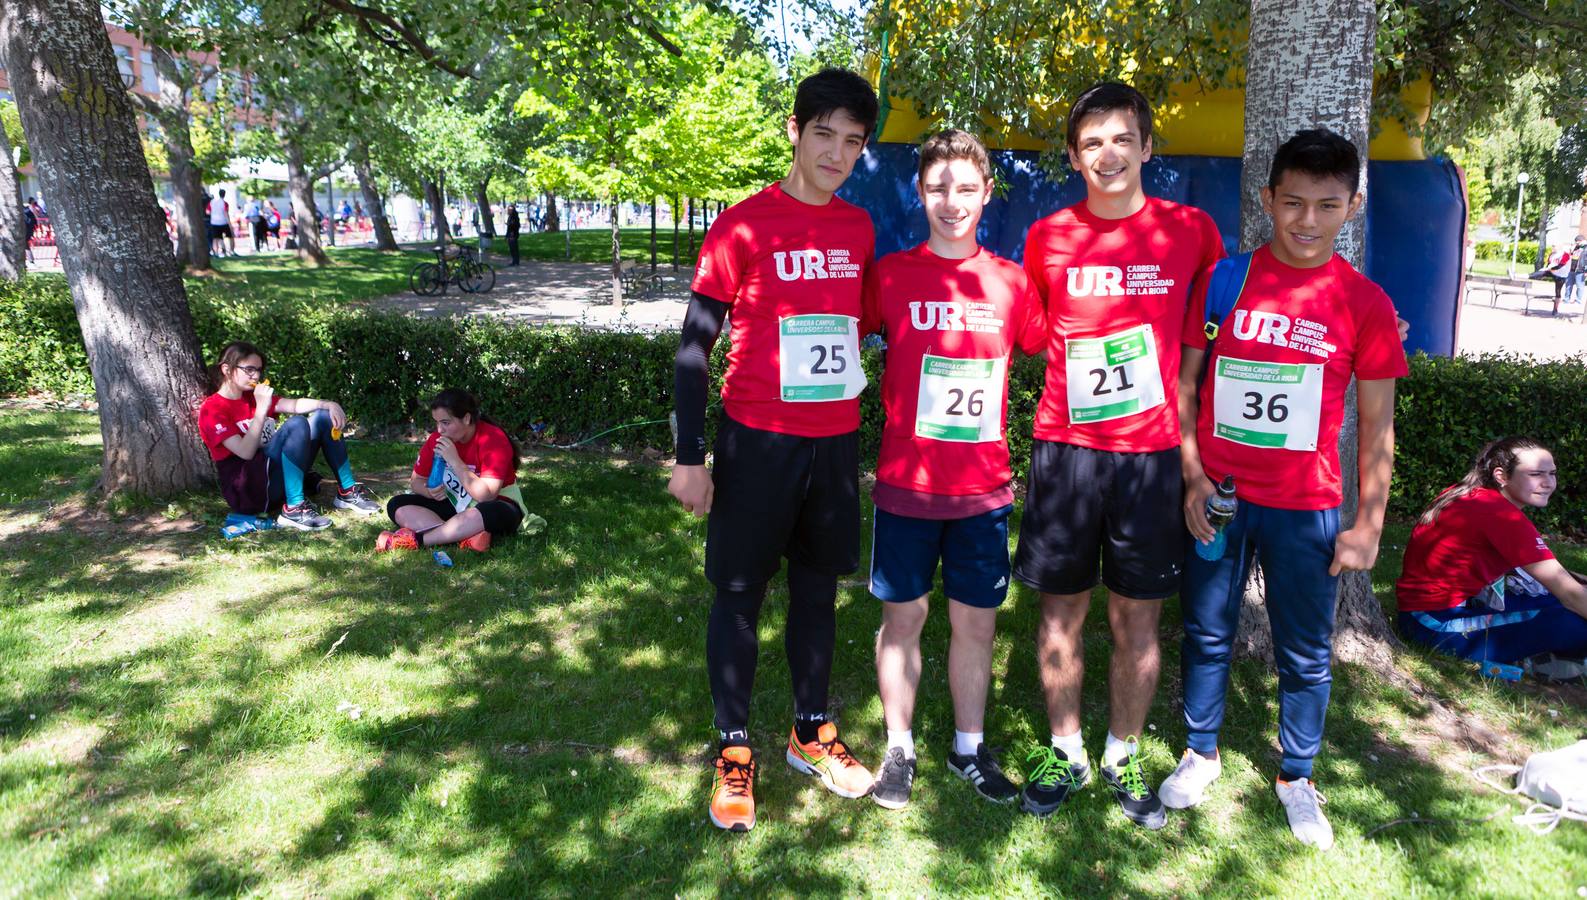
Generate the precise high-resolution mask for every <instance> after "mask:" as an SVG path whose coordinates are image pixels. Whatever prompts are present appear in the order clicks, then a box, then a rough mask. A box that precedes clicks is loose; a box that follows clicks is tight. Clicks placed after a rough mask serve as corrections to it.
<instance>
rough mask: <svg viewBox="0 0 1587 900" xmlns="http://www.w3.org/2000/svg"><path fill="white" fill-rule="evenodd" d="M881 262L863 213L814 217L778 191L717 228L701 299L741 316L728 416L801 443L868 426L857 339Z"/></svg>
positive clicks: (818, 212)
mask: <svg viewBox="0 0 1587 900" xmlns="http://www.w3.org/2000/svg"><path fill="white" fill-rule="evenodd" d="M875 252H876V237H875V232H874V230H873V229H872V227H871V218H870V215H869V214H867V213H866V212H865V211H864V210H862V209H860V208H859V207H857V206H854V205H852V204H850V203H847V202H845V201H844V200H842V199H839V198H837V197H833V198H832V199H831V200H830V201H828V202H827V204H826V205H825V206H811V205H810V204H808V203H802V202H800V201H798V200H795V199H794V198H792V197H790V196H788V195H787V194H785V193H783V190H782V186H781V185H779V184H773V185H771V186H770V187H768V188H766V189H765V190H763V191H761V192H760V193H758V194H755V195H753V196H751V197H749V198H747V199H745V200H743V201H742V202H740V203H736V204H734V205H732V206H730V207H728V208H727V209H726V210H725V211H723V213H722V214H721V215H720V216H718V217H717V220H716V221H715V222H713V223H712V224H711V231H710V233H709V234H707V235H706V236H705V243H704V245H702V246H701V248H700V260H699V264H698V267H697V268H696V269H695V273H694V283H693V285H692V288H693V290H694V291H696V292H697V293H700V294H703V295H705V296H707V297H710V298H712V299H715V300H720V301H722V302H723V303H727V304H729V305H730V306H731V307H732V309H731V310H730V313H729V315H730V319H731V322H732V347H731V349H729V350H728V354H727V374H726V376H725V377H724V378H723V379H722V404H723V407H724V408H725V409H726V410H727V414H728V415H730V416H732V417H733V418H734V419H735V420H737V421H739V422H742V423H743V424H745V425H748V426H750V427H752V428H759V429H761V430H763V431H775V432H779V433H782V434H792V435H798V436H800V437H828V436H831V435H835V434H846V433H848V432H850V431H854V430H856V429H858V428H859V427H860V401H859V394H860V391H861V390H862V389H863V388H864V387H865V375H864V373H863V371H862V370H861V369H860V360H859V342H858V336H859V334H860V333H861V331H860V319H861V317H862V315H863V296H862V295H863V294H864V292H865V288H866V282H867V279H868V278H871V277H873V273H871V271H870V270H871V267H872V265H873V257H874V255H875ZM795 317H797V318H795ZM784 348H787V350H788V353H787V357H788V358H787V359H784V358H783V355H784V354H783V349H784Z"/></svg>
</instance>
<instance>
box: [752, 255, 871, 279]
mask: <svg viewBox="0 0 1587 900" xmlns="http://www.w3.org/2000/svg"><path fill="white" fill-rule="evenodd" d="M772 257H773V258H774V259H775V260H776V261H777V277H778V278H780V279H782V280H783V281H823V280H826V279H828V278H858V277H860V265H859V263H857V262H854V260H853V259H852V258H851V257H850V255H849V251H848V250H846V249H834V250H825V251H822V250H779V251H777V252H776V253H773V254H772Z"/></svg>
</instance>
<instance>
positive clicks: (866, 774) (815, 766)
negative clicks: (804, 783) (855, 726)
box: [788, 722, 876, 799]
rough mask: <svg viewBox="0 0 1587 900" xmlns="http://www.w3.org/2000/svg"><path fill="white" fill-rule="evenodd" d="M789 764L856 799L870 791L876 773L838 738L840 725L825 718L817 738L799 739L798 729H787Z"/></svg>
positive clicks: (840, 794)
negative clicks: (804, 741)
mask: <svg viewBox="0 0 1587 900" xmlns="http://www.w3.org/2000/svg"><path fill="white" fill-rule="evenodd" d="M788 765H790V766H793V767H794V769H795V770H796V771H799V772H803V773H805V774H806V775H814V776H816V777H817V778H820V779H821V783H822V784H824V785H826V788H827V790H829V791H831V792H832V793H834V794H837V795H838V796H839V797H848V798H850V799H855V798H859V797H863V796H865V795H866V794H869V793H870V792H871V788H872V787H873V786H874V785H875V784H876V776H874V775H872V774H871V770H870V769H867V768H865V766H863V765H861V764H860V761H859V760H857V759H855V758H854V755H853V754H851V753H850V752H849V748H848V746H847V745H846V744H844V743H843V742H842V741H840V740H838V726H837V725H835V724H833V723H832V722H822V723H821V729H820V730H819V731H817V732H816V739H815V740H813V741H811V742H810V743H808V744H805V743H800V741H799V733H798V732H797V731H792V732H789V733H788Z"/></svg>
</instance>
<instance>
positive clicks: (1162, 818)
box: [1102, 738, 1168, 831]
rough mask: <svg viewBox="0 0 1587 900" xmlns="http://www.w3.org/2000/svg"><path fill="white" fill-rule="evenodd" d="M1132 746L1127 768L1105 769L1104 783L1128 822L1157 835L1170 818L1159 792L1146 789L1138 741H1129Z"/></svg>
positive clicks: (1126, 764)
mask: <svg viewBox="0 0 1587 900" xmlns="http://www.w3.org/2000/svg"><path fill="white" fill-rule="evenodd" d="M1129 744H1130V747H1131V749H1132V751H1133V752H1131V753H1130V755H1129V756H1128V757H1126V758H1125V760H1124V765H1122V766H1120V767H1118V768H1113V767H1112V766H1103V767H1102V780H1103V781H1106V782H1107V783H1108V787H1110V788H1112V789H1113V797H1114V799H1116V800H1118V801H1119V809H1122V810H1124V817H1125V818H1127V819H1129V820H1130V821H1131V822H1134V823H1135V824H1137V825H1141V826H1144V827H1146V828H1150V829H1151V830H1153V831H1156V830H1157V829H1159V828H1162V827H1163V826H1164V825H1166V824H1168V814H1167V813H1165V812H1163V801H1162V800H1160V799H1158V797H1157V792H1156V791H1154V790H1152V789H1151V787H1150V786H1148V785H1147V783H1146V778H1145V777H1144V776H1143V775H1142V774H1141V757H1140V751H1139V749H1138V748H1137V747H1136V744H1135V739H1134V738H1130V739H1129Z"/></svg>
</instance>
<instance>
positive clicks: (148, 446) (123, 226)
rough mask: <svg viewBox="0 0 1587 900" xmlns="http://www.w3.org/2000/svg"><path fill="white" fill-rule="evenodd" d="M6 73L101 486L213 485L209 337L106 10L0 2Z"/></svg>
mask: <svg viewBox="0 0 1587 900" xmlns="http://www.w3.org/2000/svg"><path fill="white" fill-rule="evenodd" d="M0 64H3V65H4V66H5V69H6V73H7V74H8V75H9V76H10V78H11V84H10V88H11V92H12V94H13V95H14V96H15V98H16V103H17V108H18V110H19V111H20V113H21V116H22V126H23V129H24V131H26V133H27V136H28V144H29V149H30V150H31V151H32V154H33V159H34V161H35V163H36V165H37V171H38V177H39V180H40V183H41V187H42V191H43V194H44V195H45V196H46V197H48V198H49V204H50V207H49V208H50V218H51V221H52V224H53V225H54V226H55V239H56V244H57V246H58V247H59V249H60V254H61V265H62V268H64V269H65V272H66V280H67V283H68V285H69V286H70V288H71V292H72V304H73V306H75V307H76V310H77V321H78V324H79V326H80V327H81V329H82V335H83V346H84V348H85V349H86V350H87V352H88V367H89V371H90V372H91V374H92V375H93V379H94V396H95V398H96V399H97V400H98V401H99V427H100V433H101V435H102V436H103V438H104V468H103V472H102V473H101V475H100V486H101V487H102V488H103V489H104V490H106V491H109V492H119V491H135V492H137V493H140V494H145V495H150V496H161V495H167V494H173V493H177V492H181V491H188V490H193V489H196V488H199V487H202V486H205V485H213V484H214V480H215V477H214V471H215V470H214V466H213V464H212V463H211V462H210V460H209V454H208V453H207V452H206V451H205V450H204V446H203V444H202V443H200V441H199V436H198V427H197V423H198V418H197V413H198V405H199V403H200V402H201V401H202V400H203V398H204V395H205V393H206V392H207V391H206V384H205V378H204V371H203V366H202V363H201V362H200V360H199V348H198V338H197V337H196V336H195V335H194V333H193V320H192V316H191V314H190V313H189V311H188V306H187V293H186V291H185V290H184V289H183V287H182V278H181V274H180V272H179V271H178V269H177V265H176V259H175V258H174V257H173V256H172V255H171V244H170V242H169V241H168V240H167V238H166V232H165V216H164V214H163V213H161V212H160V207H159V204H158V203H156V202H155V199H154V181H153V179H152V178H151V177H150V175H149V167H148V164H147V163H146V162H145V160H144V156H143V147H142V145H141V143H140V142H139V140H138V130H137V123H136V120H135V118H134V114H133V109H132V105H131V103H130V102H129V101H128V100H127V92H126V89H125V88H124V87H123V86H122V83H121V76H120V73H119V72H118V71H117V69H116V60H115V57H114V56H112V55H111V50H110V38H109V36H108V35H107V33H106V31H105V23H104V20H103V19H102V18H101V13H100V7H99V4H98V3H97V2H94V0H8V2H6V3H4V4H0Z"/></svg>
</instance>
